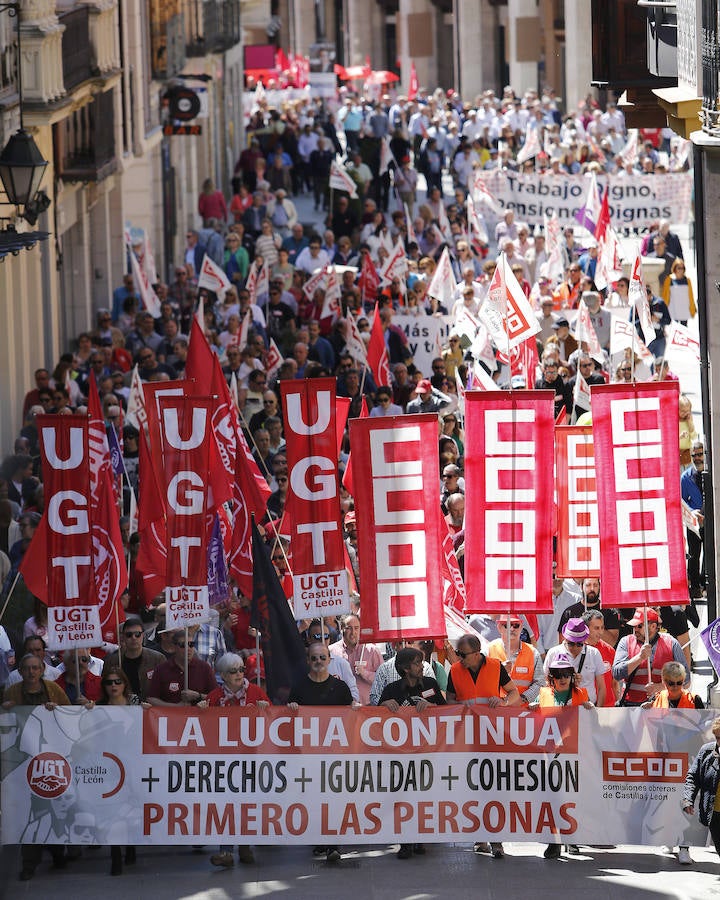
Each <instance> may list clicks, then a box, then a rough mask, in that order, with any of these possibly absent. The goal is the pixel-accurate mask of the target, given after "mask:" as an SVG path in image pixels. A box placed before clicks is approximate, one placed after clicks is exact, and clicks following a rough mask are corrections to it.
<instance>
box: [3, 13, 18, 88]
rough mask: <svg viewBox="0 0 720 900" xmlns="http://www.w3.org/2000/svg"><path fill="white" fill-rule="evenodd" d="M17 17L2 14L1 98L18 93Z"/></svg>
mask: <svg viewBox="0 0 720 900" xmlns="http://www.w3.org/2000/svg"><path fill="white" fill-rule="evenodd" d="M15 21H16V20H15V18H14V17H11V16H3V15H0V98H3V97H6V96H8V95H11V94H16V93H17V89H18V85H17V57H18V45H17V33H16V31H15Z"/></svg>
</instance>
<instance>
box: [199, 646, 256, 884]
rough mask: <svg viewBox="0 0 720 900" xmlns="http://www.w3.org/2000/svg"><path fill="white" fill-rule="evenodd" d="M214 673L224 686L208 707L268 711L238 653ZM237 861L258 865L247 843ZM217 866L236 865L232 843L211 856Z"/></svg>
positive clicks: (212, 693)
mask: <svg viewBox="0 0 720 900" xmlns="http://www.w3.org/2000/svg"><path fill="white" fill-rule="evenodd" d="M215 672H216V673H217V674H218V675H219V676H220V678H222V684H221V685H218V687H216V688H215V690H214V691H210V693H209V694H208V697H207V705H208V706H223V707H225V706H255V707H257V708H258V709H267V708H268V706H270V698H269V697H268V695H267V694H266V693H265V691H264V690H263V689H262V688H261V687H258V686H257V685H256V684H253V683H252V682H251V681H248V679H247V678H246V677H245V660H244V659H243V658H242V656H239V655H238V654H237V653H225V654H223V656H221V657H220V659H219V660H218V661H217V663H216V664H215ZM237 849H238V859H239V860H240V862H241V863H245V865H250V864H251V863H254V862H255V856H254V854H253V852H252V848H251V847H249V846H248V845H247V844H240V845H239V846H238V848H237ZM210 862H211V863H212V864H213V865H214V866H222V867H223V868H225V869H230V868H232V866H233V865H234V858H233V850H232V846H231V845H229V844H224V845H221V846H220V848H219V852H218V853H214V854H213V855H212V856H211V857H210Z"/></svg>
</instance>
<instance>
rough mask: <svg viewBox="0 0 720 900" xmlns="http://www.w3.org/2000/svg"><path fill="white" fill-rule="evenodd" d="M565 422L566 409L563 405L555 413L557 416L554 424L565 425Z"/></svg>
mask: <svg viewBox="0 0 720 900" xmlns="http://www.w3.org/2000/svg"><path fill="white" fill-rule="evenodd" d="M566 423H567V410H566V409H565V407H564V406H563V408H562V409H561V410H560V412H559V413H558V414H557V416H556V418H555V425H556V427H557V426H558V425H565V424H566Z"/></svg>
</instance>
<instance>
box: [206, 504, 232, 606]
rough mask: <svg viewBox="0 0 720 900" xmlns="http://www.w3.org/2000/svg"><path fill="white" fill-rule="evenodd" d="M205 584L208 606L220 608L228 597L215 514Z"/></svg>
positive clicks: (221, 541)
mask: <svg viewBox="0 0 720 900" xmlns="http://www.w3.org/2000/svg"><path fill="white" fill-rule="evenodd" d="M207 583H208V596H209V599H210V606H220V605H221V604H223V603H225V602H226V600H227V599H228V597H229V596H230V590H229V588H228V572H227V560H226V559H225V548H224V547H223V540H222V532H221V530H220V517H219V516H218V514H217V513H215V523H214V524H213V530H212V534H211V535H210V541H209V542H208V555H207Z"/></svg>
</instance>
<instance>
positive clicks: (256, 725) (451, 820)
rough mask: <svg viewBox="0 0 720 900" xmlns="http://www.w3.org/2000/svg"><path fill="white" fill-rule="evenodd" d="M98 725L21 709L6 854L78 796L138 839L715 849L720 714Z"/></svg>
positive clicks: (473, 714)
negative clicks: (714, 747) (706, 803)
mask: <svg viewBox="0 0 720 900" xmlns="http://www.w3.org/2000/svg"><path fill="white" fill-rule="evenodd" d="M77 618H78V619H80V620H81V621H82V620H83V619H84V616H83V615H80V616H78V617H77ZM30 713H32V715H30ZM97 715H98V713H97V711H94V710H84V709H82V708H79V707H68V709H67V712H64V713H63V717H62V721H60V720H59V719H58V718H57V714H56V713H53V712H52V711H51V710H46V709H44V708H43V707H35V708H32V709H30V708H25V709H23V708H22V707H21V708H20V710H19V711H18V714H17V715H16V714H15V711H13V716H12V722H11V723H9V724H12V728H10V729H9V733H8V735H6V737H7V740H6V742H5V743H6V747H5V750H6V752H7V753H9V754H10V755H11V758H13V759H15V758H18V759H22V760H25V762H23V763H22V764H20V765H17V766H15V767H14V768H13V767H8V766H6V767H4V768H3V771H2V796H3V803H4V804H5V805H7V808H8V809H12V810H13V811H14V814H13V816H9V817H7V821H3V838H4V840H5V841H6V842H7V843H20V842H25V843H27V842H32V841H33V840H35V841H36V842H37V843H43V842H44V841H45V840H46V835H45V834H44V832H43V831H42V830H40V829H37V828H29V827H28V826H29V825H31V824H33V823H34V821H35V820H34V818H33V815H34V812H33V811H34V809H35V805H36V798H42V799H43V800H47V799H54V798H57V797H61V796H63V795H65V798H66V799H67V796H69V792H72V800H73V804H74V807H75V809H76V812H77V814H78V815H82V814H92V815H94V816H95V817H96V818H97V819H102V820H103V821H113V820H115V819H116V818H117V817H118V815H123V816H124V818H123V822H124V824H125V825H126V827H127V837H126V840H127V841H128V843H134V844H137V843H145V844H150V845H153V844H154V845H172V844H185V845H190V844H198V843H208V844H210V843H238V842H239V841H243V840H247V839H249V838H252V839H253V842H254V843H258V844H274V845H277V842H278V839H280V840H282V841H283V843H285V844H297V845H301V844H328V843H329V842H330V840H332V841H333V843H337V844H353V843H354V844H357V843H358V841H362V839H363V836H366V835H372V836H373V843H397V842H417V841H426V842H429V843H445V842H457V841H458V840H461V839H466V840H470V839H472V838H470V835H476V834H477V833H478V832H482V833H483V834H485V835H491V836H492V839H493V840H498V841H500V840H506V841H520V842H543V843H544V842H547V841H552V840H558V839H559V838H558V836H559V835H562V836H563V837H564V839H565V840H572V842H573V843H575V842H577V843H581V844H602V843H613V842H616V841H617V842H622V843H623V844H635V845H642V844H644V845H662V844H672V843H673V842H675V843H681V844H683V845H700V846H702V845H704V843H705V839H706V837H707V829H706V828H703V827H702V826H700V825H699V824H698V823H697V821H696V817H685V818H678V813H677V810H678V807H679V806H680V802H681V799H682V795H683V789H684V773H685V772H686V771H687V769H688V767H689V764H690V762H691V760H693V759H694V757H695V755H696V754H697V752H698V750H699V749H700V746H701V745H702V744H703V742H704V737H705V735H706V734H707V733H709V730H710V726H711V723H712V720H713V710H684V711H683V715H682V719H683V727H682V728H678V727H674V726H673V723H675V724H677V716H678V713H677V711H674V710H648V711H646V713H645V715H644V716H642V717H640V718H638V717H637V716H635V715H633V712H632V711H631V710H626V709H592V710H585V709H578V708H567V709H559V710H550V709H548V710H544V711H543V713H542V714H528V713H527V712H525V713H517V712H515V711H512V710H503V711H499V712H494V711H488V710H486V711H485V712H482V711H478V709H477V708H476V709H474V710H470V709H465V708H463V707H461V706H448V707H442V708H438V709H432V708H431V709H429V710H426V711H425V712H424V713H422V714H420V715H419V714H417V712H416V711H415V710H411V709H405V710H400V711H398V712H397V713H391V712H390V711H389V710H385V709H382V708H377V707H371V708H367V707H366V708H362V709H358V710H350V709H342V710H340V709H334V710H333V709H328V708H313V707H302V708H301V709H300V710H298V711H297V713H292V714H288V712H287V710H286V709H283V708H272V707H271V708H270V709H268V710H264V711H262V712H259V711H257V710H255V709H254V708H252V707H246V708H244V709H236V710H235V711H233V713H232V714H230V713H229V711H228V710H225V709H222V708H215V709H207V710H203V711H202V714H199V712H198V711H197V710H195V709H188V708H177V709H166V708H161V709H160V708H156V709H150V710H142V709H140V708H139V707H132V706H125V707H114V706H110V707H105V708H104V709H103V714H102V715H103V722H104V727H101V728H100V727H94V726H97ZM658 733H662V734H663V742H662V749H660V748H659V747H658V744H657V734H658ZM68 734H82V735H83V740H82V741H74V742H73V741H68ZM148 774H150V775H151V778H149V777H148ZM638 805H640V806H641V807H642V812H643V815H642V816H639V815H633V814H632V813H633V810H635V809H636V808H637V807H638ZM128 810H131V811H133V814H128V813H127V811H128ZM121 811H122V812H121ZM649 821H650V822H652V826H653V827H652V828H648V827H647V823H648V822H649ZM461 835H466V836H467V837H466V838H461V837H460V836H461ZM96 840H97V841H98V842H100V841H102V840H103V836H102V834H101V835H99V836H98V837H97V838H96Z"/></svg>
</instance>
